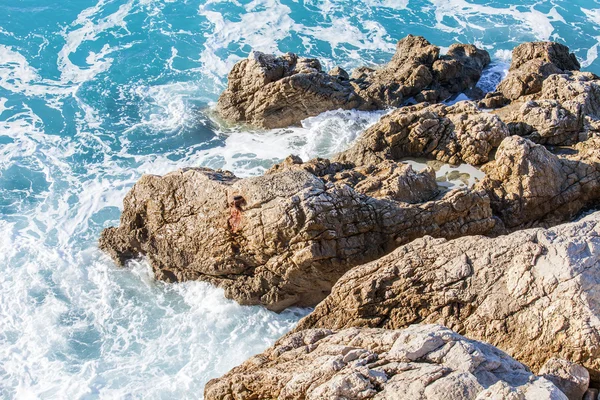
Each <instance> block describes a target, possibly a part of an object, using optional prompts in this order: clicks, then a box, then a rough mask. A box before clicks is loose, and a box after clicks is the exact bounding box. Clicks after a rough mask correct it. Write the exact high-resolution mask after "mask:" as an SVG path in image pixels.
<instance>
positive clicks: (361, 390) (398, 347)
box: [204, 325, 567, 400]
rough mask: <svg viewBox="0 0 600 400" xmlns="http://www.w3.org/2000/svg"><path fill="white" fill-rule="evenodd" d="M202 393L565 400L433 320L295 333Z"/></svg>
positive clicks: (213, 396)
mask: <svg viewBox="0 0 600 400" xmlns="http://www.w3.org/2000/svg"><path fill="white" fill-rule="evenodd" d="M204 395H205V398H206V399H207V400H217V399H219V400H221V399H282V400H283V399H347V400H358V399H387V400H392V399H398V400H400V399H411V400H421V399H423V400H425V399H431V400H437V399H442V398H443V399H523V400H525V399H531V400H543V399H555V400H559V399H560V400H563V399H567V397H566V396H565V395H564V394H563V393H562V392H561V391H560V390H559V389H558V388H557V387H556V386H555V385H554V384H553V383H551V381H549V380H547V379H545V378H543V377H538V376H535V375H533V374H532V373H531V372H530V371H529V370H528V369H527V368H526V367H525V366H523V365H522V364H520V363H518V362H517V361H515V360H514V359H512V358H511V357H509V356H508V355H507V354H505V353H503V352H501V351H499V350H498V349H496V348H494V347H493V346H490V345H489V344H485V343H481V342H477V341H474V340H469V339H466V338H465V337H463V336H460V335H458V334H456V333H455V332H452V331H451V330H450V329H447V328H444V327H442V326H439V325H414V326H410V327H408V328H406V329H403V330H386V329H368V328H350V329H344V330H341V331H332V330H327V329H307V330H304V331H300V332H297V333H294V334H291V335H287V336H285V337H284V338H283V339H280V340H279V342H277V343H276V344H275V345H274V346H273V347H271V348H270V349H268V350H267V351H265V352H264V353H262V354H259V355H257V356H254V357H252V358H251V359H249V360H248V361H246V362H245V363H244V364H242V365H240V366H239V367H236V368H234V369H233V370H232V371H230V372H229V373H228V374H226V375H225V376H223V377H222V378H220V379H216V380H212V381H210V382H209V383H208V384H207V385H206V389H205V392H204Z"/></svg>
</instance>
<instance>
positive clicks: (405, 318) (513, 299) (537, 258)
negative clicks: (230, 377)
mask: <svg viewBox="0 0 600 400" xmlns="http://www.w3.org/2000/svg"><path fill="white" fill-rule="evenodd" d="M598 283H600V212H596V213H593V214H591V215H590V216H588V217H586V218H583V219H582V220H581V221H578V222H573V223H569V224H564V225H559V226H557V227H554V228H552V229H542V228H536V229H530V230H522V231H518V232H515V233H512V234H510V235H505V236H500V237H497V238H487V237H481V236H479V237H463V238H459V239H455V240H452V241H447V240H444V239H433V238H428V237H425V238H422V239H417V240H415V241H413V242H411V243H409V244H407V245H404V246H401V247H399V248H398V249H396V250H395V251H394V252H392V253H391V254H389V255H387V256H385V257H383V258H381V259H379V260H377V261H374V262H372V263H369V264H365V265H363V266H360V267H356V268H354V269H352V270H351V271H349V272H348V273H347V274H345V275H344V276H343V277H342V278H341V279H340V280H339V281H338V282H337V283H336V285H335V286H334V288H333V290H332V293H331V295H329V296H328V297H327V298H326V299H325V300H324V301H323V302H322V303H321V304H319V305H318V306H317V308H316V309H315V310H314V312H313V313H312V314H310V315H308V316H307V317H305V318H304V319H303V320H302V321H301V322H300V323H299V325H298V327H297V328H296V330H297V331H301V330H305V329H314V328H327V329H345V328H350V327H377V328H386V329H400V328H403V327H406V326H408V325H410V324H414V323H436V324H442V325H444V326H447V327H449V328H450V329H453V330H455V331H457V332H459V333H461V334H463V335H465V336H467V337H469V338H473V339H477V340H482V341H486V342H488V343H490V344H492V345H494V346H496V347H498V348H499V349H501V350H503V351H506V352H507V353H508V354H510V355H511V356H512V357H514V358H515V359H517V360H518V361H520V362H522V363H524V364H526V365H527V366H529V367H531V368H532V369H533V370H534V371H538V370H539V369H540V368H541V367H542V366H543V365H544V364H545V363H546V362H547V361H548V360H549V359H550V358H552V357H559V358H562V359H566V360H569V361H571V362H576V363H579V364H582V365H584V366H585V367H586V368H588V370H589V371H590V374H591V376H592V380H593V381H595V382H598V381H599V380H600V379H599V378H600V373H599V370H600V363H599V360H600V357H599V355H600V336H599V335H598V334H597V332H598V329H599V328H600V320H599V319H598V315H599V313H600V310H599V309H598V304H600V294H599V292H598V291H597V290H596V287H597V285H598Z"/></svg>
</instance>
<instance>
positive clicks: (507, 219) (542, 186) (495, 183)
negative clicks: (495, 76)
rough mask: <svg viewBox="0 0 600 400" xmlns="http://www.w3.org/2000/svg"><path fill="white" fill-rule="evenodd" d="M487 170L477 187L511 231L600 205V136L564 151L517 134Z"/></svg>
mask: <svg viewBox="0 0 600 400" xmlns="http://www.w3.org/2000/svg"><path fill="white" fill-rule="evenodd" d="M482 169H483V171H484V172H485V173H486V176H485V178H484V179H483V180H482V181H481V182H480V183H478V184H477V185H476V187H477V188H478V189H481V190H485V191H486V192H487V193H488V195H489V196H490V199H491V206H492V210H493V211H494V214H495V215H497V216H498V217H499V218H500V219H501V220H502V222H503V223H504V225H505V226H506V228H509V229H511V230H514V229H516V228H522V227H527V226H532V225H539V224H546V225H552V224H557V223H560V222H564V221H568V220H570V219H572V218H573V217H574V216H575V215H577V213H579V212H580V211H581V210H582V209H585V208H587V207H594V206H597V205H600V139H589V140H587V141H585V142H581V143H578V144H577V145H576V146H575V147H574V148H573V149H571V150H570V151H568V152H567V153H566V154H564V155H560V156H559V155H555V154H552V153H550V152H549V151H548V150H547V149H546V148H545V147H544V146H541V145H536V144H534V143H532V142H530V141H529V140H526V139H523V138H520V137H517V136H511V137H509V138H507V139H505V140H504V141H503V142H502V144H501V145H500V147H499V148H498V150H497V152H496V159H495V160H494V161H492V162H490V163H488V164H486V165H484V166H483V167H482Z"/></svg>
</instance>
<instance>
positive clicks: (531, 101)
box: [494, 72, 600, 145]
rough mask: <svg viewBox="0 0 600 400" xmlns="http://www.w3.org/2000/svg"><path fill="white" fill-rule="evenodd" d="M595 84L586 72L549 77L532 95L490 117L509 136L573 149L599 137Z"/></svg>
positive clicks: (594, 78) (599, 93)
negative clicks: (497, 120)
mask: <svg viewBox="0 0 600 400" xmlns="http://www.w3.org/2000/svg"><path fill="white" fill-rule="evenodd" d="M599 82H600V80H599V78H598V77H597V76H595V75H593V74H590V73H588V72H573V73H565V74H559V75H552V76H550V77H548V78H547V79H546V80H544V81H543V83H542V88H541V91H539V92H538V93H536V94H535V95H531V96H525V97H523V98H520V99H518V100H516V101H514V102H513V103H512V104H511V105H509V106H506V107H503V108H501V109H499V110H496V111H494V113H495V114H496V115H498V116H499V117H500V118H501V119H502V121H504V122H505V123H506V124H507V125H508V128H509V130H510V133H511V134H513V135H518V136H523V137H526V138H528V139H530V140H532V141H534V142H535V143H540V144H547V145H573V144H575V143H577V142H579V141H583V140H586V139H588V138H592V137H597V136H599V135H598V131H599V129H598V128H599V126H600V122H599V119H600V108H599V106H600V87H599V86H598V83H599Z"/></svg>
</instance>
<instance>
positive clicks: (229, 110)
mask: <svg viewBox="0 0 600 400" xmlns="http://www.w3.org/2000/svg"><path fill="white" fill-rule="evenodd" d="M439 53H440V49H439V48H438V47H437V46H434V45H432V44H431V43H429V42H428V41H427V40H425V39H424V38H422V37H420V36H412V35H409V36H407V37H406V38H404V39H402V40H400V41H399V42H398V45H397V48H396V53H395V54H394V56H393V57H392V60H391V61H390V62H389V63H388V64H386V65H384V66H382V67H381V68H378V69H371V68H366V67H362V68H358V69H356V70H354V71H353V72H352V74H351V75H350V76H349V75H348V73H347V72H346V71H344V70H343V69H341V68H339V67H336V68H334V69H333V70H332V71H330V73H325V72H324V71H323V70H322V67H321V64H320V63H319V61H318V60H316V59H311V58H303V57H298V56H297V55H295V54H292V53H287V54H285V55H283V56H279V57H276V56H273V55H268V54H263V53H260V52H253V53H251V54H250V56H249V57H248V58H247V59H245V60H242V61H240V62H238V63H237V64H236V65H235V66H234V67H233V69H232V71H231V72H230V74H229V78H228V80H229V83H228V87H227V90H225V92H224V93H223V94H222V95H221V97H220V98H219V101H218V104H217V111H218V113H219V115H220V116H221V117H222V118H223V119H225V120H227V121H230V122H237V123H240V122H241V123H247V124H250V125H254V126H258V127H262V128H278V127H286V126H290V125H297V124H299V123H300V121H302V120H303V119H305V118H307V117H311V116H315V115H318V114H320V113H322V112H324V111H328V110H335V109H339V108H341V109H361V110H376V109H383V108H386V107H390V106H392V107H397V106H400V105H402V104H403V103H404V102H405V101H406V100H408V99H410V98H412V97H414V96H417V95H420V99H421V100H422V101H441V100H444V99H446V98H448V97H450V96H451V95H453V94H458V93H461V92H462V91H464V90H466V89H469V88H472V87H474V86H475V84H476V83H477V81H478V80H479V78H480V77H481V73H482V71H483V69H484V68H485V67H486V66H487V65H488V64H489V63H490V57H489V54H488V53H487V52H486V51H485V50H480V49H477V48H476V47H475V46H473V45H462V44H456V45H453V46H451V47H450V49H449V51H448V53H447V54H446V55H444V56H441V57H440V55H439Z"/></svg>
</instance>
